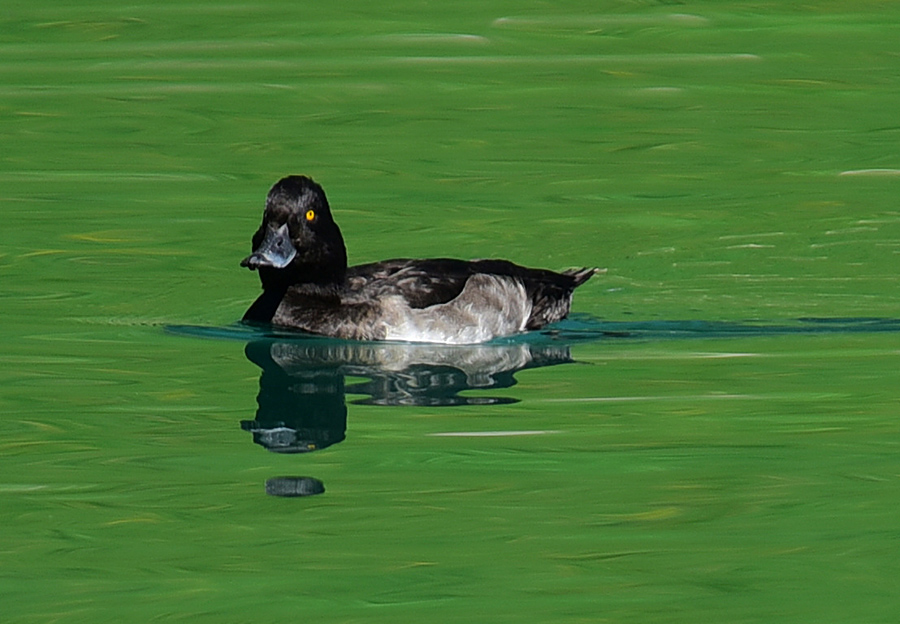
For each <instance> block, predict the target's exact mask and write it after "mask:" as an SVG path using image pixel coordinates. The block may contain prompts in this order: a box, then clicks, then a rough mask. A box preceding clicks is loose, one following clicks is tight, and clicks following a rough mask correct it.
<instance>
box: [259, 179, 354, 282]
mask: <svg viewBox="0 0 900 624" xmlns="http://www.w3.org/2000/svg"><path fill="white" fill-rule="evenodd" d="M241 266H244V267H247V268H249V269H253V270H258V271H259V275H260V279H261V280H262V283H263V287H264V288H270V287H272V288H275V287H287V286H290V285H291V284H296V283H301V282H311V283H318V284H329V283H340V282H342V281H343V280H344V276H345V274H346V271H347V251H346V248H345V247H344V239H343V237H342V236H341V231H340V229H339V228H338V226H337V223H335V222H334V219H333V218H332V216H331V209H330V208H329V206H328V200H327V199H326V197H325V191H323V190H322V187H321V186H319V185H318V184H316V183H315V182H313V181H312V180H311V179H310V178H307V177H306V176H288V177H286V178H283V179H281V180H279V181H278V183H276V184H275V186H273V187H272V189H271V190H270V191H269V195H268V197H267V198H266V209H265V212H264V213H263V221H262V224H261V225H260V226H259V229H258V230H257V231H256V233H255V234H254V235H253V253H251V254H250V255H249V256H247V257H246V258H244V260H243V261H241Z"/></svg>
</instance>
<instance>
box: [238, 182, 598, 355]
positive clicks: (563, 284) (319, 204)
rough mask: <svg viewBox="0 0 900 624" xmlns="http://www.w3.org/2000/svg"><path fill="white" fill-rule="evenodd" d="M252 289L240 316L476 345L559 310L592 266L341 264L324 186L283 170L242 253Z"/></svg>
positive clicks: (332, 331) (357, 335)
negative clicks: (254, 277) (253, 280)
mask: <svg viewBox="0 0 900 624" xmlns="http://www.w3.org/2000/svg"><path fill="white" fill-rule="evenodd" d="M241 266H242V267H246V268H248V269H250V270H253V271H256V272H257V273H258V274H259V278H260V282H261V284H262V294H261V295H259V297H258V298H257V299H256V301H254V302H253V304H252V305H251V306H250V308H249V309H248V310H247V312H246V313H245V314H244V316H243V319H242V322H243V323H245V324H251V325H272V326H275V327H278V328H286V329H292V330H300V331H302V332H306V333H310V334H318V335H323V336H330V337H334V338H340V339H346V340H364V341H383V340H387V341H404V342H421V343H440V344H450V345H453V344H478V343H482V342H487V341H490V340H493V339H495V338H500V337H505V336H510V335H513V334H518V333H522V332H527V331H533V330H538V329H541V328H542V327H545V326H546V325H549V324H551V323H555V322H557V321H560V320H562V319H564V318H565V317H566V316H567V315H568V314H569V310H570V308H571V304H572V293H573V291H574V290H575V289H576V288H577V287H578V286H580V285H582V284H584V283H585V282H586V281H587V280H588V279H590V278H591V276H593V275H594V274H595V273H597V272H598V269H596V268H579V269H569V270H565V271H562V272H554V271H550V270H546V269H532V268H526V267H523V266H520V265H517V264H514V263H512V262H510V261H508V260H460V259H454V258H433V259H408V258H398V259H393V260H384V261H381V262H372V263H368V264H360V265H356V266H349V267H348V266H347V249H346V247H345V245H344V239H343V236H342V235H341V230H340V228H339V227H338V225H337V223H336V222H335V220H334V218H333V216H332V214H331V208H330V207H329V204H328V200H327V198H326V196H325V191H324V190H323V189H322V187H321V186H320V185H319V184H317V183H316V182H315V181H313V180H312V179H311V178H309V177H307V176H303V175H290V176H287V177H284V178H282V179H281V180H279V181H278V182H277V183H276V184H275V185H274V186H272V188H271V190H270V191H269V193H268V196H267V197H266V204H265V210H264V212H263V219H262V223H261V224H260V226H259V229H257V230H256V232H255V233H254V234H253V237H252V253H251V254H250V255H249V256H247V257H246V258H244V259H243V260H242V261H241Z"/></svg>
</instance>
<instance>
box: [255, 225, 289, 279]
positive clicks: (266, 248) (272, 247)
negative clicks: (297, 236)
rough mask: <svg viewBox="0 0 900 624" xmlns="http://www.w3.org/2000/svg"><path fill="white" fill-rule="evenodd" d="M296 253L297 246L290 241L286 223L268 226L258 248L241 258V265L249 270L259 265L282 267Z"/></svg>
mask: <svg viewBox="0 0 900 624" xmlns="http://www.w3.org/2000/svg"><path fill="white" fill-rule="evenodd" d="M296 255H297V248H296V247H294V244H293V243H292V242H291V234H290V232H289V231H288V226H287V224H284V225H282V226H281V227H280V228H278V229H275V228H272V227H270V228H269V229H268V230H266V237H265V239H263V242H262V244H260V246H259V249H257V250H256V251H254V252H253V253H252V254H250V255H249V256H247V257H246V258H244V259H243V260H241V266H242V267H247V268H248V269H250V270H256V269H258V268H260V267H270V268H273V269H283V268H284V267H286V266H287V265H289V264H290V263H291V260H293V259H294V256H296Z"/></svg>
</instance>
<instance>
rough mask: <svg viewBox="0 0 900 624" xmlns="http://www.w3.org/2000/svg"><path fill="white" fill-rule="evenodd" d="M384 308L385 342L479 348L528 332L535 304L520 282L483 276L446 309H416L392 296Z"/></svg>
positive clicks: (471, 280)
mask: <svg viewBox="0 0 900 624" xmlns="http://www.w3.org/2000/svg"><path fill="white" fill-rule="evenodd" d="M382 307H383V311H384V320H385V321H386V322H385V324H384V325H385V329H386V334H385V339H386V340H403V341H407V342H436V343H443V344H477V343H479V342H486V341H488V340H491V339H492V338H496V337H497V336H506V335H509V334H515V333H518V332H521V331H524V330H525V324H526V322H527V321H528V317H529V316H530V315H531V309H532V303H531V300H530V298H529V297H528V296H527V294H526V292H525V287H524V286H523V285H522V283H521V282H520V281H519V280H517V279H514V278H511V277H505V276H498V275H487V274H481V273H479V274H476V275H473V276H472V277H470V278H469V280H468V281H467V282H466V285H465V287H464V288H463V290H462V292H461V293H460V294H459V296H457V297H456V298H455V299H453V300H452V301H448V302H447V303H442V304H439V305H433V306H430V307H428V308H422V309H416V308H410V307H409V304H408V303H407V302H406V301H405V300H404V299H403V297H400V296H392V297H388V298H386V299H385V300H384V301H383V302H382Z"/></svg>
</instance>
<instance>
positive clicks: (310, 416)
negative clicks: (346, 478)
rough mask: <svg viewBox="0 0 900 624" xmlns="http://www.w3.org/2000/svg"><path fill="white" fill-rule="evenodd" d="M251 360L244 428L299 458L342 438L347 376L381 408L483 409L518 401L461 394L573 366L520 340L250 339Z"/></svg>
mask: <svg viewBox="0 0 900 624" xmlns="http://www.w3.org/2000/svg"><path fill="white" fill-rule="evenodd" d="M246 354H247V357H248V358H249V359H250V360H251V361H252V362H253V363H254V364H256V365H257V366H259V367H260V368H261V369H262V374H261V376H260V380H259V395H258V397H257V403H258V406H259V408H258V410H257V413H256V419H255V420H252V421H243V422H242V423H241V427H242V428H243V429H245V430H246V431H250V432H251V433H253V441H254V442H256V443H258V444H261V445H262V446H265V447H266V448H268V449H269V450H272V451H276V452H281V453H299V452H305V451H313V450H318V449H321V448H325V447H327V446H330V445H332V444H335V443H337V442H340V441H341V440H343V439H344V435H345V432H346V428H347V406H346V403H345V398H344V392H345V387H344V376H345V375H351V376H354V377H365V378H368V379H369V381H366V382H362V383H358V384H356V385H354V386H351V387H350V388H349V389H350V391H351V392H356V393H361V394H368V395H370V398H369V399H365V400H362V401H359V402H360V403H368V404H377V405H427V406H444V405H486V404H497V403H511V402H515V401H516V399H512V398H507V397H503V398H498V397H485V396H474V397H466V396H459V392H461V391H463V390H472V389H479V390H485V389H489V388H509V387H511V386H513V385H515V383H516V380H515V377H514V375H515V373H516V372H518V371H520V370H524V369H526V368H537V367H540V366H552V365H555V364H564V363H567V362H571V361H572V358H571V356H570V354H569V348H568V346H566V345H562V344H554V343H553V342H545V343H543V344H529V343H526V342H517V343H510V344H499V345H471V346H454V347H448V346H440V345H409V344H398V343H388V342H382V343H364V342H349V341H342V340H334V339H329V338H315V337H310V338H299V339H294V340H281V339H266V340H257V341H254V342H250V343H249V344H247V347H246Z"/></svg>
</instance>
